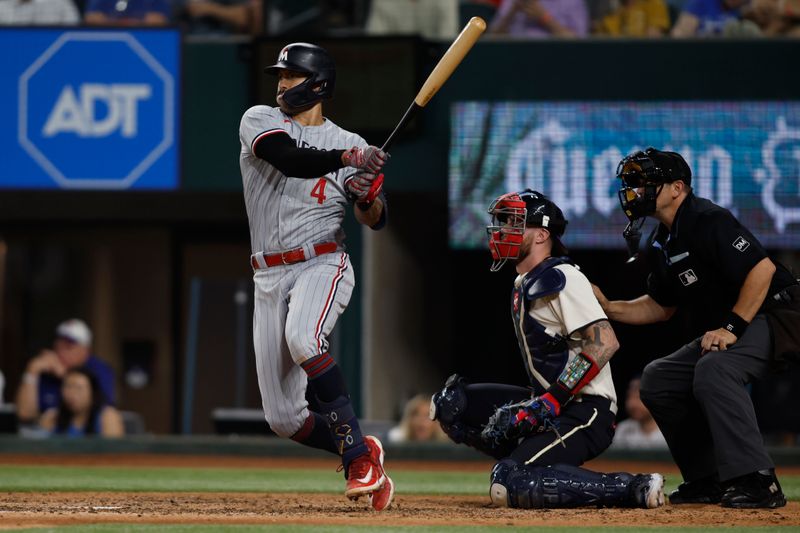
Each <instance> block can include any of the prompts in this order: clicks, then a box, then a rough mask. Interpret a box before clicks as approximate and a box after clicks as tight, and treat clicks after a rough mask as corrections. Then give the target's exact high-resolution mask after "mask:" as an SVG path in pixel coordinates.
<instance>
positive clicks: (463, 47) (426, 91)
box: [381, 17, 486, 152]
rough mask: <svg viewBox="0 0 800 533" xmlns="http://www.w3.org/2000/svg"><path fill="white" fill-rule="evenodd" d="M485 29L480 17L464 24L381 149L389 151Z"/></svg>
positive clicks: (484, 22)
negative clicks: (400, 132)
mask: <svg viewBox="0 0 800 533" xmlns="http://www.w3.org/2000/svg"><path fill="white" fill-rule="evenodd" d="M485 29H486V21H484V20H483V19H482V18H480V17H472V18H471V19H470V20H469V22H467V25H466V26H464V29H463V30H461V33H459V34H458V37H456V40H455V41H453V44H451V45H450V48H448V49H447V52H445V53H444V55H443V56H442V58H441V59H440V60H439V62H438V63H437V64H436V66H435V67H434V68H433V71H432V72H431V73H430V74H429V75H428V79H427V80H425V83H423V84H422V89H420V90H419V92H418V93H417V96H416V97H415V98H414V101H413V102H411V105H410V106H409V107H408V109H407V110H406V112H405V114H404V115H403V118H401V119H400V122H399V123H398V124H397V126H396V127H395V128H394V131H393V132H392V134H391V135H389V138H388V139H386V142H385V143H383V146H381V150H383V151H384V152H385V151H387V150H388V149H389V147H390V146H391V145H392V141H394V138H395V136H396V135H397V133H398V132H399V131H400V130H401V129H403V127H405V125H406V124H407V123H408V121H409V120H411V117H413V116H414V114H416V112H417V111H419V110H420V109H422V108H423V107H425V105H426V104H427V103H428V102H429V101H430V99H431V98H433V95H434V94H436V92H437V91H438V90H439V89H440V88H441V87H442V85H444V82H446V81H447V79H448V78H449V77H450V75H451V74H452V73H453V71H454V70H455V69H456V67H457V66H458V65H459V64H460V63H461V61H462V60H463V59H464V56H466V55H467V52H469V51H470V49H471V48H472V45H473V44H475V41H477V40H478V37H480V36H481V34H482V33H483V32H484V30H485Z"/></svg>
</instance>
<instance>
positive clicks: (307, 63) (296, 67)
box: [264, 43, 336, 109]
mask: <svg viewBox="0 0 800 533" xmlns="http://www.w3.org/2000/svg"><path fill="white" fill-rule="evenodd" d="M279 69H287V70H293V71H295V72H302V73H304V74H308V79H307V80H306V81H304V82H303V83H301V84H300V85H298V86H296V87H292V88H291V89H289V90H288V91H286V92H285V93H283V101H284V102H285V103H286V105H287V106H289V107H290V108H292V109H302V108H304V107H308V106H310V105H313V104H315V103H317V102H318V101H320V100H324V99H329V98H332V97H333V88H334V86H335V85H336V66H335V65H334V64H333V59H331V56H330V55H329V54H328V52H327V51H326V50H325V49H324V48H322V47H320V46H317V45H314V44H309V43H292V44H288V45H286V46H284V47H283V49H282V50H281V51H280V53H279V54H278V62H277V63H275V64H274V65H270V66H268V67H266V68H265V69H264V72H266V73H268V74H277V73H278V70H279Z"/></svg>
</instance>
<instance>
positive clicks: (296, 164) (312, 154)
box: [252, 130, 344, 178]
mask: <svg viewBox="0 0 800 533" xmlns="http://www.w3.org/2000/svg"><path fill="white" fill-rule="evenodd" d="M252 151H253V154H254V155H255V156H256V157H259V158H261V159H263V160H264V161H267V162H268V163H269V164H271V165H272V166H274V167H275V168H277V169H278V170H280V171H281V173H283V174H284V175H286V176H291V177H293V178H319V177H320V176H324V175H325V174H328V173H329V172H334V171H336V170H339V169H340V168H342V167H344V165H343V164H342V153H344V150H327V151H326V150H316V149H313V148H298V147H297V146H296V145H295V143H294V140H292V138H291V137H289V134H288V133H286V132H285V131H283V130H273V131H269V132H264V133H263V134H262V135H261V136H259V137H256V138H255V139H254V141H253V145H252Z"/></svg>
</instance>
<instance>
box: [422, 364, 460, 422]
mask: <svg viewBox="0 0 800 533" xmlns="http://www.w3.org/2000/svg"><path fill="white" fill-rule="evenodd" d="M465 385H466V382H465V380H464V378H462V377H461V376H459V375H458V374H453V375H452V376H450V377H449V378H447V381H446V382H445V384H444V388H443V389H442V390H441V391H439V392H437V393H436V394H434V395H433V396H432V397H431V410H430V418H431V420H438V421H439V423H440V424H442V427H443V428H444V426H445V425H448V426H449V425H452V424H453V423H455V422H458V420H459V419H460V418H461V415H463V414H464V411H465V410H466V409H467V393H466V391H465V390H464V386H465Z"/></svg>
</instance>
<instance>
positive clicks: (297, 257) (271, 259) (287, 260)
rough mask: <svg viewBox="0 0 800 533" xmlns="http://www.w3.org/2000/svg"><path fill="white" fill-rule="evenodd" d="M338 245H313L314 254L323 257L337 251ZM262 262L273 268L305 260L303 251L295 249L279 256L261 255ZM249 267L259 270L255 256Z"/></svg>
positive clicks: (328, 243)
mask: <svg viewBox="0 0 800 533" xmlns="http://www.w3.org/2000/svg"><path fill="white" fill-rule="evenodd" d="M337 248H338V245H337V244H336V243H335V242H323V243H320V244H315V245H314V253H315V254H316V255H323V254H330V253H333V252H335V251H336V250H337ZM263 256H264V262H265V263H266V264H267V266H268V267H274V266H279V265H291V264H293V263H301V262H303V261H305V260H306V259H309V258H308V257H306V253H305V252H304V251H303V249H302V248H296V249H294V250H289V251H288V252H281V253H279V254H269V255H267V254H263ZM250 265H252V267H253V268H254V269H256V270H258V269H259V268H261V267H260V266H259V264H258V261H257V260H256V255H253V256H252V257H251V258H250Z"/></svg>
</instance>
